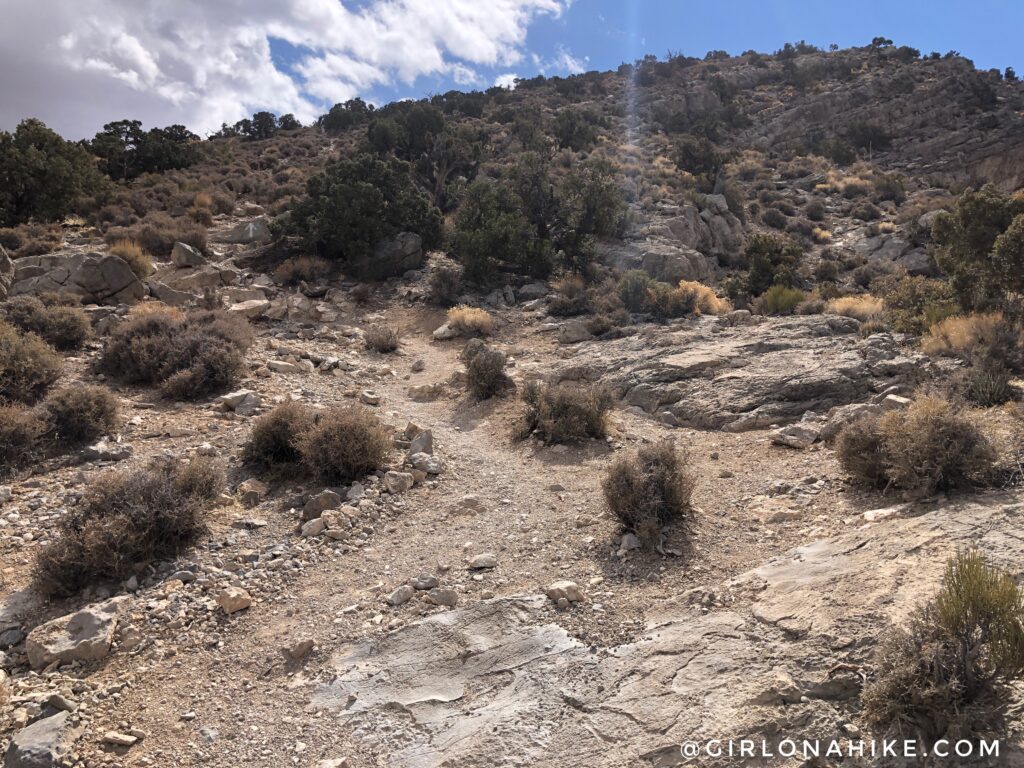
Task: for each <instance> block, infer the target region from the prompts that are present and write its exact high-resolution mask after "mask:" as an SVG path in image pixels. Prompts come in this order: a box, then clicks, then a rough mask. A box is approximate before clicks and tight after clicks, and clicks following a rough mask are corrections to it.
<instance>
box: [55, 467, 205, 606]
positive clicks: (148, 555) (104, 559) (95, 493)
mask: <svg viewBox="0 0 1024 768" xmlns="http://www.w3.org/2000/svg"><path fill="white" fill-rule="evenodd" d="M223 486H224V477H223V472H222V471H221V469H220V467H219V466H217V465H216V464H214V463H212V462H211V461H210V460H209V459H203V458H195V459H193V460H192V461H191V462H189V463H186V462H184V461H181V460H172V461H167V462H163V463H154V464H152V465H150V466H149V467H147V468H145V469H130V470H123V471H119V472H114V473H110V474H106V475H103V476H101V477H100V478H99V479H97V480H95V481H93V483H92V485H91V486H90V487H89V489H88V490H87V492H86V495H85V497H84V498H83V499H82V501H81V502H80V503H79V504H78V506H76V507H73V508H72V509H71V511H70V512H69V513H68V514H66V515H64V516H63V517H62V518H60V520H59V521H58V523H57V525H56V529H55V530H54V537H53V539H52V540H51V541H50V542H49V543H48V544H46V545H45V546H43V548H42V549H41V550H39V553H38V554H37V555H36V563H35V577H36V583H37V585H38V586H39V588H40V590H41V591H42V592H43V593H44V594H47V595H51V596H66V595H72V594H75V593H76V592H78V591H79V590H81V589H82V588H83V587H86V586H89V585H91V584H95V583H97V582H99V581H107V580H115V579H116V580H120V579H126V578H128V577H129V576H131V575H133V574H134V573H135V572H136V571H137V569H138V568H139V567H140V566H142V565H144V564H146V563H149V562H151V561H153V560H158V559H163V558H169V557H174V556H176V555H177V554H178V553H179V552H181V551H182V550H183V549H184V548H185V547H187V546H188V545H190V544H192V543H193V542H194V541H195V540H196V539H197V538H198V537H199V535H200V534H201V533H202V532H203V530H204V528H205V526H204V521H203V518H204V515H205V511H206V508H207V507H208V506H209V503H210V502H211V501H212V500H213V499H214V498H215V497H216V496H217V494H218V493H219V492H220V491H221V490H222V488H223Z"/></svg>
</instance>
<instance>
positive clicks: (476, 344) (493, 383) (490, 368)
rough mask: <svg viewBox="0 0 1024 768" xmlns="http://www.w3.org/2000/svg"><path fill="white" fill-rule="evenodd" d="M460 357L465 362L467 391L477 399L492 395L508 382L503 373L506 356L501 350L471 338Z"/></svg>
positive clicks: (484, 398)
mask: <svg viewBox="0 0 1024 768" xmlns="http://www.w3.org/2000/svg"><path fill="white" fill-rule="evenodd" d="M462 359H463V361H465V363H466V381H467V383H468V385H469V391H470V393H472V395H473V397H475V398H476V399H477V400H486V399H487V398H489V397H493V396H494V395H496V394H498V393H499V392H501V391H502V390H503V389H504V388H505V386H506V385H507V384H508V376H506V375H505V363H506V362H507V358H506V357H505V353H504V352H502V351H501V350H498V349H494V348H493V347H489V346H487V345H486V344H484V343H483V342H482V341H480V340H479V339H472V340H470V342H469V344H467V345H466V348H465V349H464V350H463V351H462Z"/></svg>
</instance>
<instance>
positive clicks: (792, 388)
mask: <svg viewBox="0 0 1024 768" xmlns="http://www.w3.org/2000/svg"><path fill="white" fill-rule="evenodd" d="M730 322H731V321H730V320H729V319H728V318H701V319H698V320H693V321H689V322H687V323H686V324H684V325H683V326H681V327H680V328H678V329H677V330H673V331H671V332H665V331H655V332H654V333H653V334H644V335H637V336H631V337H627V338H624V339H617V340H605V341H599V342H586V341H584V342H582V343H580V344H579V345H578V346H577V347H576V348H575V349H574V352H575V355H574V357H573V360H572V362H570V363H567V364H565V365H563V366H562V367H561V368H559V369H557V370H556V371H554V372H553V373H550V374H548V376H549V377H550V378H554V379H556V380H562V381H566V380H570V381H571V380H580V379H584V380H591V381H598V380H600V381H604V382H605V383H607V384H609V385H611V386H612V387H613V388H614V389H615V391H616V393H617V394H618V395H620V396H621V397H622V398H623V400H624V402H625V403H626V404H628V405H634V406H638V407H640V408H642V409H643V410H645V411H647V412H648V413H652V414H653V413H664V412H668V413H671V414H672V415H673V416H674V418H675V419H676V421H677V422H679V423H683V424H688V425H691V426H696V427H704V428H712V429H723V430H726V431H741V430H746V429H760V428H765V427H768V426H770V425H772V424H784V423H788V422H792V421H796V420H798V419H800V418H801V417H802V416H803V415H804V414H805V413H807V412H808V411H814V412H816V413H824V412H826V411H828V410H829V409H831V408H834V407H835V406H838V405H845V404H847V403H854V402H860V401H862V400H865V399H867V398H869V397H870V396H872V395H874V394H876V393H880V392H883V391H885V390H887V389H889V388H891V387H894V386H907V385H910V384H913V383H914V382H916V381H918V380H919V378H920V377H921V376H923V375H925V369H926V360H925V358H923V357H921V356H920V355H917V354H914V353H910V352H905V351H904V350H903V349H902V348H901V346H900V344H899V340H898V339H897V338H894V337H893V336H891V335H889V334H876V335H874V336H870V337H868V338H867V339H861V338H860V337H859V336H858V335H857V330H858V329H859V327H860V324H859V323H858V322H857V321H856V320H853V319H851V318H848V317H840V316H838V315H808V316H796V317H779V318H765V319H764V320H763V321H762V322H760V323H758V324H755V325H751V326H733V325H730V324H729V323H730Z"/></svg>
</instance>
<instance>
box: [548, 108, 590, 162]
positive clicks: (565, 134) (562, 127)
mask: <svg viewBox="0 0 1024 768" xmlns="http://www.w3.org/2000/svg"><path fill="white" fill-rule="evenodd" d="M598 122H599V121H598V118H597V115H595V114H594V113H592V112H589V111H584V110H579V109H562V110H559V112H558V115H556V116H555V123H554V134H555V139H556V141H558V146H559V147H568V148H569V149H571V150H572V151H573V152H579V151H581V150H584V149H589V148H590V147H592V146H593V144H594V142H595V141H597V127H598Z"/></svg>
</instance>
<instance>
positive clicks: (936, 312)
mask: <svg viewBox="0 0 1024 768" xmlns="http://www.w3.org/2000/svg"><path fill="white" fill-rule="evenodd" d="M873 285H874V284H873ZM877 293H878V294H879V295H881V297H882V299H883V300H884V301H885V311H886V316H887V318H888V321H889V323H890V324H891V325H892V327H893V330H895V331H898V332H899V333H912V334H915V335H917V336H920V335H921V334H923V333H924V332H925V331H927V330H928V329H929V328H931V327H932V326H933V325H935V324H936V323H939V322H942V321H943V320H945V319H946V318H947V317H952V316H953V315H955V314H958V313H959V311H960V307H959V305H958V304H957V301H956V298H955V296H954V295H953V288H952V287H951V286H950V284H949V283H948V282H946V281H945V280H937V279H935V278H930V277H924V276H921V275H915V276H910V275H902V276H889V277H885V278H882V279H881V280H879V281H878V288H877Z"/></svg>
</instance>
